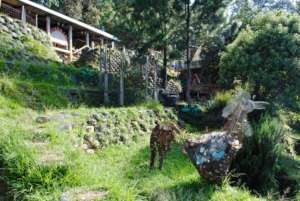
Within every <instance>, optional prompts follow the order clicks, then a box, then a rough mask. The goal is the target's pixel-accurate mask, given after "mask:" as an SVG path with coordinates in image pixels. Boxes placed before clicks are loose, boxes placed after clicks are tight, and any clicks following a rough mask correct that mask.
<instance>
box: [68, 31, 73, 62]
mask: <svg viewBox="0 0 300 201" xmlns="http://www.w3.org/2000/svg"><path fill="white" fill-rule="evenodd" d="M69 51H70V62H72V61H73V27H72V25H70V26H69Z"/></svg>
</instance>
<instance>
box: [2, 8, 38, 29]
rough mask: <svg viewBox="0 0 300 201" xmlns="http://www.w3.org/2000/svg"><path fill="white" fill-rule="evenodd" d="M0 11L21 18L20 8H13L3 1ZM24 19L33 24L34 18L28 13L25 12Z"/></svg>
mask: <svg viewBox="0 0 300 201" xmlns="http://www.w3.org/2000/svg"><path fill="white" fill-rule="evenodd" d="M0 12H2V13H5V14H6V15H8V16H10V17H12V18H16V19H21V16H22V12H21V10H20V9H17V8H14V7H12V6H10V5H8V4H5V3H2V4H1V7H0ZM26 21H27V22H28V23H30V24H32V25H35V20H34V18H33V17H32V16H31V15H29V14H26Z"/></svg>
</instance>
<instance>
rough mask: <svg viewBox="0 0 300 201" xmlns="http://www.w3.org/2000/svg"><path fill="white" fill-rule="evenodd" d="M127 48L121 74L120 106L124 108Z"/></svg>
mask: <svg viewBox="0 0 300 201" xmlns="http://www.w3.org/2000/svg"><path fill="white" fill-rule="evenodd" d="M125 51H126V50H125V47H123V57H122V58H123V59H122V60H123V61H122V64H121V65H122V68H121V72H120V105H121V106H123V105H124V69H125V65H126V61H125Z"/></svg>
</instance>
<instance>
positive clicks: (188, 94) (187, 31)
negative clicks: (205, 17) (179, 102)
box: [185, 0, 192, 104]
mask: <svg viewBox="0 0 300 201" xmlns="http://www.w3.org/2000/svg"><path fill="white" fill-rule="evenodd" d="M186 6H187V8H186V12H187V18H186V28H187V29H186V66H187V83H186V94H185V96H186V100H187V102H188V103H189V104H191V101H192V100H191V77H192V76H191V68H190V18H191V13H190V1H189V0H188V2H187V5H186Z"/></svg>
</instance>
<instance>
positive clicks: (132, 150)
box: [0, 96, 264, 201]
mask: <svg viewBox="0 0 300 201" xmlns="http://www.w3.org/2000/svg"><path fill="white" fill-rule="evenodd" d="M0 102H1V103H2V104H1V105H2V108H1V110H0V111H1V112H0V120H1V121H0V122H1V123H0V124H1V125H0V132H1V136H0V156H1V158H0V159H1V160H0V161H1V164H2V166H4V167H5V168H6V169H7V174H6V177H5V178H4V179H5V181H7V182H8V184H9V186H10V190H11V194H12V195H14V196H15V199H16V200H30V201H50V200H51V201H53V200H59V197H60V196H61V194H62V193H63V192H64V191H67V190H69V189H73V188H86V189H104V190H106V191H108V196H107V197H106V198H105V200H163V201H165V200H172V201H173V200H182V201H183V200H184V201H188V200H215V201H217V200H224V201H227V200H228V201H231V200H251V201H252V200H264V199H262V198H261V199H260V198H257V197H255V196H254V195H251V194H250V193H249V191H248V190H246V189H244V188H237V187H231V186H230V185H229V184H224V185H223V186H214V185H212V184H208V183H206V182H205V181H204V180H202V179H201V178H200V177H199V175H198V173H197V171H196V169H195V168H194V167H193V166H192V164H191V162H190V161H189V160H188V159H187V158H186V157H185V155H183V154H182V152H181V149H182V143H183V141H182V138H185V137H186V134H184V136H182V137H181V138H179V139H178V141H177V142H176V143H175V144H174V145H173V147H172V150H171V152H169V153H168V156H167V159H166V161H165V165H164V168H163V170H162V171H159V170H157V169H156V170H153V171H149V168H148V160H149V145H148V143H149V136H140V137H138V139H137V141H136V142H130V143H129V144H126V145H123V144H116V145H110V146H108V147H106V148H104V149H102V150H99V151H97V152H96V153H95V154H89V153H86V152H85V151H83V150H82V149H80V148H78V147H76V146H75V144H76V143H77V142H78V141H79V140H80V133H79V130H74V132H60V131H58V130H57V129H55V127H54V126H55V123H53V122H50V123H47V124H45V125H42V126H41V125H39V124H37V123H35V121H34V117H36V116H37V115H38V113H37V112H36V111H34V110H31V109H26V108H24V107H22V106H20V105H18V104H16V103H15V102H14V101H12V100H10V99H8V98H5V97H3V96H0ZM4 106H5V108H4ZM138 109H139V108H137V107H133V108H120V109H109V108H108V109H105V108H102V109H101V108H100V109H86V108H79V109H65V110H63V111H64V112H67V113H71V112H74V111H76V112H79V113H81V114H82V115H83V116H86V115H88V114H90V113H93V112H95V111H97V110H98V111H108V112H110V113H116V114H119V115H121V114H122V112H123V113H124V114H123V115H124V116H123V117H122V118H126V117H127V116H126V114H127V113H126V111H128V112H129V113H128V114H130V113H131V116H135V115H136V113H135V111H137V110H138ZM141 109H143V107H141ZM60 111H61V110H55V111H53V110H48V111H47V114H51V113H57V112H60ZM118 112H119V113H118ZM129 116H130V115H129ZM83 119H85V118H82V117H78V118H77V119H76V120H78V121H81V120H83ZM39 129H42V132H40V133H39V137H38V138H37V136H36V135H37V130H39ZM33 139H39V140H44V141H46V142H48V143H47V144H46V145H45V146H43V148H41V147H40V146H39V145H35V144H32V143H31V141H32V140H33ZM45 151H48V152H51V151H54V152H55V153H63V155H64V160H63V161H62V162H58V163H53V164H51V163H50V164H47V165H45V164H43V163H40V162H39V158H40V155H41V154H42V153H44V152H45Z"/></svg>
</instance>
